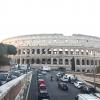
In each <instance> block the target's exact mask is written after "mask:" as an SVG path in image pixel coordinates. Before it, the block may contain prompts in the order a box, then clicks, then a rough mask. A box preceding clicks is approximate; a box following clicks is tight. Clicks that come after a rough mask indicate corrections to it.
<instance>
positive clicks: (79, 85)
mask: <svg viewBox="0 0 100 100" xmlns="http://www.w3.org/2000/svg"><path fill="white" fill-rule="evenodd" d="M74 85H75V87H77V88H78V89H80V88H81V87H82V86H83V85H84V83H83V82H81V81H76V82H74Z"/></svg>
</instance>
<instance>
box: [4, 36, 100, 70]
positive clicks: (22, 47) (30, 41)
mask: <svg viewBox="0 0 100 100" xmlns="http://www.w3.org/2000/svg"><path fill="white" fill-rule="evenodd" d="M3 43H8V44H13V45H15V46H16V47H17V54H16V55H15V56H14V57H13V59H14V61H15V62H16V63H19V64H30V65H31V66H33V67H41V66H43V65H47V66H50V67H52V68H58V67H65V68H67V69H73V70H74V69H75V71H86V72H87V71H92V70H93V68H94V65H96V66H97V65H100V38H98V37H93V36H87V35H80V34H73V35H72V36H64V35H63V34H34V35H25V36H18V37H13V38H9V39H6V40H4V41H3Z"/></svg>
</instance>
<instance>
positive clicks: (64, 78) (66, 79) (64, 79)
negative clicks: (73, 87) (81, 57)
mask: <svg viewBox="0 0 100 100" xmlns="http://www.w3.org/2000/svg"><path fill="white" fill-rule="evenodd" d="M60 80H61V81H63V82H68V78H67V77H62V78H60Z"/></svg>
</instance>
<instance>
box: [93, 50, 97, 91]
mask: <svg viewBox="0 0 100 100" xmlns="http://www.w3.org/2000/svg"><path fill="white" fill-rule="evenodd" d="M93 72H94V89H95V90H96V84H95V78H96V67H95V52H94V71H93Z"/></svg>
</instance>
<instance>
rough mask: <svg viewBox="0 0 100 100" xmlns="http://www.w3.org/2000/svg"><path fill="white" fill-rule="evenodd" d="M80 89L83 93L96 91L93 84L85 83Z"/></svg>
mask: <svg viewBox="0 0 100 100" xmlns="http://www.w3.org/2000/svg"><path fill="white" fill-rule="evenodd" d="M80 91H81V92H82V93H87V94H90V93H94V92H95V89H94V88H93V87H92V86H89V85H83V86H82V87H81V88H80Z"/></svg>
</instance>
